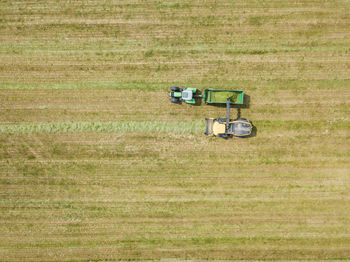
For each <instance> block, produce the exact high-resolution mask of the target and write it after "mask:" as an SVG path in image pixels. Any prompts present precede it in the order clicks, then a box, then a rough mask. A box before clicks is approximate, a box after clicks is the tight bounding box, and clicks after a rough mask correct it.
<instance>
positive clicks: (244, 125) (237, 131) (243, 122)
mask: <svg viewBox="0 0 350 262" xmlns="http://www.w3.org/2000/svg"><path fill="white" fill-rule="evenodd" d="M205 120H206V131H205V133H204V134H206V135H207V136H217V137H222V138H229V137H233V136H237V137H248V136H250V135H251V133H252V130H253V125H252V123H251V122H250V121H249V120H248V119H246V118H237V119H230V99H229V98H227V101H226V118H224V117H219V118H206V119H205Z"/></svg>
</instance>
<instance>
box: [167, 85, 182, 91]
mask: <svg viewBox="0 0 350 262" xmlns="http://www.w3.org/2000/svg"><path fill="white" fill-rule="evenodd" d="M170 89H171V91H174V92H181V91H182V90H181V88H180V87H177V86H172V87H170Z"/></svg>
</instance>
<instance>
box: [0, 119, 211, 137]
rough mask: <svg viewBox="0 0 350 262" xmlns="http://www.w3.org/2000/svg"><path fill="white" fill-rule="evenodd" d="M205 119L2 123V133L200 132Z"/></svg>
mask: <svg viewBox="0 0 350 262" xmlns="http://www.w3.org/2000/svg"><path fill="white" fill-rule="evenodd" d="M204 128H205V123H204V121H187V122H154V121H145V122H136V121H132V122H62V123H39V124H15V125H0V133H6V134H18V133H67V132H119V133H125V132H159V133H176V134H183V133H200V132H202V131H203V130H204Z"/></svg>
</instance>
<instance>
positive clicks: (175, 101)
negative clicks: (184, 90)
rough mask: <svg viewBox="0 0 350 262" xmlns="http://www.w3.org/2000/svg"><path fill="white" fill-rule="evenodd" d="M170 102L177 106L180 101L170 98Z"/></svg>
mask: <svg viewBox="0 0 350 262" xmlns="http://www.w3.org/2000/svg"><path fill="white" fill-rule="evenodd" d="M170 102H171V103H176V104H178V103H180V100H179V99H177V98H172V99H170Z"/></svg>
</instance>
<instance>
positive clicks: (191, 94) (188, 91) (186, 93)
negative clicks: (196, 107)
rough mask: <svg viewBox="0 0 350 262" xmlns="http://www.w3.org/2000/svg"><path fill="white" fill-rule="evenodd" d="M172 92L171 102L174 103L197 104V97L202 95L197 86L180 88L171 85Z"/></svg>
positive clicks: (170, 94)
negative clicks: (199, 93) (198, 93)
mask: <svg viewBox="0 0 350 262" xmlns="http://www.w3.org/2000/svg"><path fill="white" fill-rule="evenodd" d="M170 90H171V92H170V93H169V96H170V97H171V98H170V102H172V103H178V104H180V103H182V102H185V103H187V104H195V103H196V98H199V97H202V96H201V95H197V88H180V87H177V86H173V87H170Z"/></svg>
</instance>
